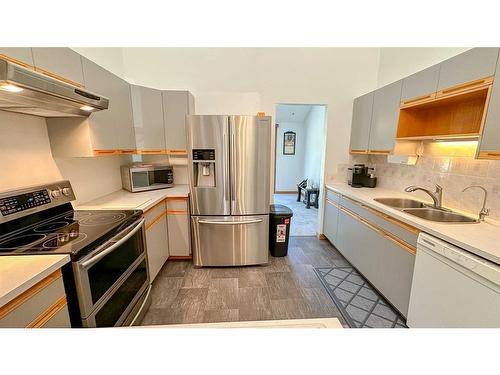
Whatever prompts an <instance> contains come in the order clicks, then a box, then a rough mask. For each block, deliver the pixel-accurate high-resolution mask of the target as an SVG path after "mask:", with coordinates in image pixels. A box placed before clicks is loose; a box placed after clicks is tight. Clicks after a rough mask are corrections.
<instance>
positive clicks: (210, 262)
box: [191, 215, 269, 267]
mask: <svg viewBox="0 0 500 375" xmlns="http://www.w3.org/2000/svg"><path fill="white" fill-rule="evenodd" d="M191 224H192V243H193V262H194V265H195V266H200V267H201V266H216V267H218V266H219V267H220V266H243V265H251V264H266V263H267V262H268V253H269V243H268V241H269V238H268V237H269V215H256V216H192V217H191Z"/></svg>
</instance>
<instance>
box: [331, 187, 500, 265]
mask: <svg viewBox="0 0 500 375" xmlns="http://www.w3.org/2000/svg"><path fill="white" fill-rule="evenodd" d="M326 188H327V189H331V190H334V191H337V192H339V193H341V194H342V195H345V196H347V197H349V198H352V199H354V200H357V201H360V202H361V203H363V204H365V205H367V206H369V207H372V208H375V209H377V210H378V211H381V212H383V213H385V214H387V215H390V216H392V217H394V218H397V219H399V220H401V221H403V222H405V223H407V224H410V225H412V226H414V227H416V228H418V229H420V230H421V231H423V232H425V233H428V234H430V235H432V236H435V237H437V238H440V239H442V240H444V241H447V242H449V243H451V244H453V245H456V246H458V247H461V248H462V249H464V250H467V251H470V252H471V253H474V254H476V255H479V256H480V257H483V258H485V259H488V260H490V261H492V262H494V263H496V264H500V223H499V222H497V221H494V220H491V219H489V218H487V219H486V221H485V222H482V223H479V224H463V223H437V222H433V221H428V220H424V219H420V218H418V217H416V216H413V215H410V214H407V213H404V212H402V211H400V210H397V209H394V208H391V207H389V206H386V205H384V204H382V203H379V202H376V201H374V199H375V198H410V199H415V196H412V195H411V194H408V193H402V192H397V191H392V190H388V189H383V188H373V189H371V188H353V187H351V186H349V185H347V184H346V183H331V184H327V185H326Z"/></svg>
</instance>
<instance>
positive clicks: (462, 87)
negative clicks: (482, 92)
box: [436, 77, 494, 99]
mask: <svg viewBox="0 0 500 375" xmlns="http://www.w3.org/2000/svg"><path fill="white" fill-rule="evenodd" d="M493 80H494V77H485V78H481V79H477V80H475V81H470V82H465V83H461V84H459V85H456V86H452V87H449V88H446V89H443V90H441V91H438V92H437V94H436V98H439V99H441V98H443V97H448V96H452V95H456V94H462V93H464V92H470V91H475V90H478V89H482V88H484V87H485V86H488V85H491V84H492V83H493Z"/></svg>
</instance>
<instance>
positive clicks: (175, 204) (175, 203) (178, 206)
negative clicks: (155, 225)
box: [167, 198, 189, 213]
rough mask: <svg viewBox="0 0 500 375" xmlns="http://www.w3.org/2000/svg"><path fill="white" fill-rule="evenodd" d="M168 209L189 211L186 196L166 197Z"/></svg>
mask: <svg viewBox="0 0 500 375" xmlns="http://www.w3.org/2000/svg"><path fill="white" fill-rule="evenodd" d="M167 210H168V211H181V212H183V213H188V212H189V200H188V198H167Z"/></svg>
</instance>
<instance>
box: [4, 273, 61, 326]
mask: <svg viewBox="0 0 500 375" xmlns="http://www.w3.org/2000/svg"><path fill="white" fill-rule="evenodd" d="M61 277H62V272H61V269H58V270H56V271H54V272H53V273H51V274H50V275H49V276H47V277H46V278H45V279H43V280H41V281H40V282H38V283H37V284H35V285H33V286H32V287H31V288H30V289H28V290H27V291H25V292H23V293H21V294H20V295H19V296H17V297H16V298H14V299H13V300H12V301H10V302H8V303H7V304H6V305H4V306H2V307H1V308H0V319H2V318H4V317H5V316H7V315H8V314H10V313H11V312H12V311H14V310H15V309H17V308H18V307H19V306H21V305H22V304H23V303H25V302H26V301H27V300H29V299H30V298H32V297H33V296H34V295H35V294H37V293H38V292H40V291H41V290H42V289H45V288H46V287H47V286H49V285H50V284H52V283H53V282H55V281H56V280H58V279H59V278H61Z"/></svg>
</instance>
